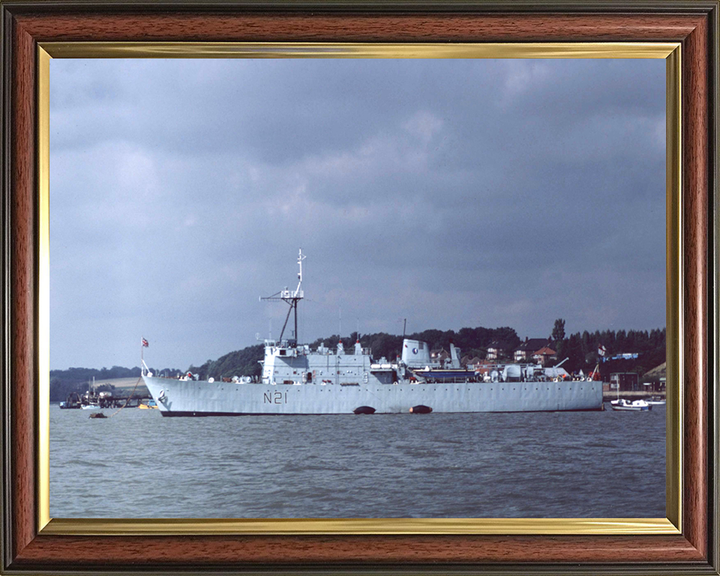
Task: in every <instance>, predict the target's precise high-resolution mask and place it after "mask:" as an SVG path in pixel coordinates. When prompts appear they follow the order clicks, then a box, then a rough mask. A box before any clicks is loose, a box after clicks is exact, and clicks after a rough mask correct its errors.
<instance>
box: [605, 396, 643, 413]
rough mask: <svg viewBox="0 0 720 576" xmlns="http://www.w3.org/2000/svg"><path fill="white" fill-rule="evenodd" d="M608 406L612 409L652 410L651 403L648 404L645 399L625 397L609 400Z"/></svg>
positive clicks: (630, 410)
mask: <svg viewBox="0 0 720 576" xmlns="http://www.w3.org/2000/svg"><path fill="white" fill-rule="evenodd" d="M610 407H611V408H612V409H613V410H627V411H629V412H642V411H646V410H652V405H650V404H648V403H647V402H646V401H645V400H632V401H630V400H626V399H625V398H619V399H618V400H611V401H610Z"/></svg>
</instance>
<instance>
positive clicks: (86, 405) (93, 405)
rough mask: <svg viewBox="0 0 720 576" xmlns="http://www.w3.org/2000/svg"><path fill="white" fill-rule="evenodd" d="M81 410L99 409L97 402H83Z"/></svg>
mask: <svg viewBox="0 0 720 576" xmlns="http://www.w3.org/2000/svg"><path fill="white" fill-rule="evenodd" d="M82 409H83V410H100V405H99V404H83V405H82Z"/></svg>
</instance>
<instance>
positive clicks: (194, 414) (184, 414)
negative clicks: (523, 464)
mask: <svg viewBox="0 0 720 576" xmlns="http://www.w3.org/2000/svg"><path fill="white" fill-rule="evenodd" d="M529 412H534V413H537V412H547V413H550V412H558V410H526V411H525V413H529ZM562 412H602V408H578V409H577V410H562ZM515 413H517V412H516V411H514V410H507V411H501V412H438V414H515ZM160 414H162V415H163V416H166V417H168V418H180V417H190V418H193V417H195V418H202V417H206V416H333V415H348V414H351V415H353V416H399V415H405V414H412V413H411V412H379V413H376V414H354V413H353V412H337V413H335V414H328V413H327V412H319V413H317V414H300V413H296V412H285V413H283V412H242V413H241V412H170V411H161V412H160ZM412 415H413V416H414V415H415V414H412ZM417 415H418V416H420V415H422V416H427V414H417Z"/></svg>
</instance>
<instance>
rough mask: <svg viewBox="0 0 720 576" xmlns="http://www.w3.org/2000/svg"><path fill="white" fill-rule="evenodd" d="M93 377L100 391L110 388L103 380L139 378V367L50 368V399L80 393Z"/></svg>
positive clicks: (170, 371)
mask: <svg viewBox="0 0 720 576" xmlns="http://www.w3.org/2000/svg"><path fill="white" fill-rule="evenodd" d="M153 372H156V373H163V372H165V373H167V374H168V375H172V376H175V375H179V374H181V372H180V370H178V369H177V368H165V369H164V370H160V371H156V370H153ZM93 378H94V379H95V383H96V387H97V391H98V392H102V391H103V390H104V389H105V388H111V387H110V386H107V385H105V383H103V380H113V379H115V378H140V368H139V367H138V366H135V367H134V368H123V367H122V366H113V367H112V368H100V369H97V368H68V369H67V370H50V401H51V402H59V401H62V400H65V399H66V398H67V397H68V395H70V394H71V393H72V392H76V393H78V394H82V393H83V392H87V391H88V390H89V389H90V386H91V385H92V382H93Z"/></svg>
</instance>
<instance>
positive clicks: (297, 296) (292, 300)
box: [260, 248, 305, 341]
mask: <svg viewBox="0 0 720 576" xmlns="http://www.w3.org/2000/svg"><path fill="white" fill-rule="evenodd" d="M303 260H305V256H303V253H302V248H300V249H299V251H298V259H297V262H298V267H299V270H298V285H297V288H295V290H288V288H287V286H286V287H285V289H284V290H280V292H276V293H275V294H273V295H272V296H266V297H261V298H260V300H282V301H283V302H287V303H288V305H289V306H290V308H289V309H288V313H287V316H285V323H284V324H283V327H282V330H281V332H280V338H279V340H280V341H282V338H283V335H284V334H285V328H286V327H287V323H288V320H290V313H291V312H294V313H295V332H294V336H295V339H296V340H297V329H298V318H297V305H298V302H299V301H300V300H302V299H303V297H304V296H303V291H302V280H303V271H302V263H303Z"/></svg>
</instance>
